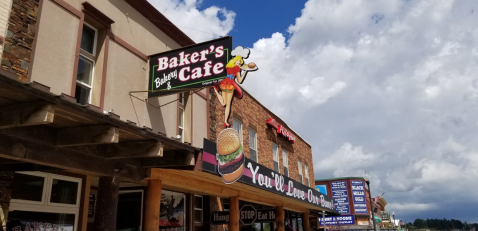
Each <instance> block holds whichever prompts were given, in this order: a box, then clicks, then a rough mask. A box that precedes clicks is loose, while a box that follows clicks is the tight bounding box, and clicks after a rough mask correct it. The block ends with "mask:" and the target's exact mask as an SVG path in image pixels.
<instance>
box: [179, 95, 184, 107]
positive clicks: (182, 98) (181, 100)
mask: <svg viewBox="0 0 478 231" xmlns="http://www.w3.org/2000/svg"><path fill="white" fill-rule="evenodd" d="M179 104H181V105H184V92H181V93H179Z"/></svg>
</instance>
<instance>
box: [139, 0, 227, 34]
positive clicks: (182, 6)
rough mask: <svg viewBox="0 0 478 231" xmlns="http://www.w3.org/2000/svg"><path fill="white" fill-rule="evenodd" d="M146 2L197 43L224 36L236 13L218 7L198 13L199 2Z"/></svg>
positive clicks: (196, 0)
mask: <svg viewBox="0 0 478 231" xmlns="http://www.w3.org/2000/svg"><path fill="white" fill-rule="evenodd" d="M148 1H149V2H150V3H151V4H152V5H153V6H154V7H155V8H156V9H158V10H159V11H160V12H161V13H162V14H163V15H165V16H166V18H168V19H169V20H170V21H171V22H173V23H174V24H175V25H176V26H177V27H178V28H179V29H181V30H182V31H183V32H184V33H185V34H186V35H188V36H189V37H190V38H191V39H192V40H194V41H195V42H197V43H199V42H204V41H208V40H211V39H214V38H217V37H220V36H225V35H227V33H228V32H229V31H231V30H232V28H233V26H234V19H235V17H236V13H234V12H232V11H230V10H227V9H226V8H224V7H218V6H210V7H208V8H206V9H204V10H202V11H200V10H198V7H199V6H200V5H201V4H202V1H201V0H185V1H179V0H170V1H164V0H148Z"/></svg>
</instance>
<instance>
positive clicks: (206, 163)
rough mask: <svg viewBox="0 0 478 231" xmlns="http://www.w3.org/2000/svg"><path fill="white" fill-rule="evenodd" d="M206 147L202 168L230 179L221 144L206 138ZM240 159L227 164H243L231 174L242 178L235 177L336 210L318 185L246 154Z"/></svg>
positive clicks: (245, 182)
mask: <svg viewBox="0 0 478 231" xmlns="http://www.w3.org/2000/svg"><path fill="white" fill-rule="evenodd" d="M225 130H230V129H225ZM231 130H232V129H231ZM203 147H204V150H203V152H202V171H204V172H209V173H212V174H214V175H222V177H223V180H224V181H225V180H227V179H228V178H229V176H226V178H224V172H223V173H222V174H221V171H223V170H228V169H223V170H221V166H220V163H219V161H218V160H217V155H218V154H217V153H218V150H217V144H216V143H214V142H213V141H211V140H208V139H204V143H203ZM236 159H238V160H239V162H237V164H236V161H234V163H231V164H230V165H228V166H227V167H226V168H233V167H234V168H235V167H236V166H240V170H239V171H238V172H240V174H236V173H234V172H233V173H232V174H231V176H230V177H232V175H234V176H235V177H239V178H238V179H234V180H235V181H237V182H241V183H244V184H247V185H250V186H253V187H256V188H260V189H263V190H266V191H269V192H272V193H276V194H278V195H281V196H284V197H288V198H291V199H295V200H298V201H301V202H305V203H308V204H312V205H315V206H318V207H320V208H324V209H329V210H334V203H333V199H332V198H331V197H329V196H326V195H324V194H322V193H320V192H318V191H317V190H315V189H314V188H310V187H308V186H306V185H303V184H301V183H300V182H297V181H295V180H293V179H291V178H289V177H287V176H284V175H282V174H280V173H278V172H275V171H274V170H272V169H270V168H268V167H266V166H264V165H261V164H259V163H257V162H255V161H253V160H250V159H249V158H247V157H245V156H243V155H239V156H238V157H237V158H236ZM236 171H237V170H236ZM235 177H234V178H235ZM334 212H335V211H334Z"/></svg>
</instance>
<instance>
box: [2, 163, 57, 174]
mask: <svg viewBox="0 0 478 231" xmlns="http://www.w3.org/2000/svg"><path fill="white" fill-rule="evenodd" d="M52 170H60V169H58V168H53V167H48V166H42V165H36V164H32V163H21V162H19V163H14V164H0V172H10V171H12V172H17V171H52Z"/></svg>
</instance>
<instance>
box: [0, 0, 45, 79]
mask: <svg viewBox="0 0 478 231" xmlns="http://www.w3.org/2000/svg"><path fill="white" fill-rule="evenodd" d="M9 1H11V0H7V2H9ZM39 1H40V0H13V1H11V2H12V3H11V12H10V16H9V17H8V23H7V28H6V33H5V38H4V40H5V41H4V42H3V47H1V50H2V51H3V54H2V56H1V58H2V60H1V64H0V67H1V68H2V69H4V70H8V71H11V72H13V73H15V74H17V75H18V79H19V80H21V81H26V80H27V75H28V67H29V65H30V58H31V53H32V49H33V38H34V37H35V26H36V23H37V13H38V5H39ZM0 4H3V5H1V6H0V8H1V7H5V8H6V7H8V3H7V4H4V1H3V0H2V2H1V3H0ZM1 14H2V15H3V14H5V12H3V11H2V12H1ZM5 15H6V14H5ZM0 20H3V16H2V18H0ZM0 23H1V22H0ZM0 29H1V28H0Z"/></svg>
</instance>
